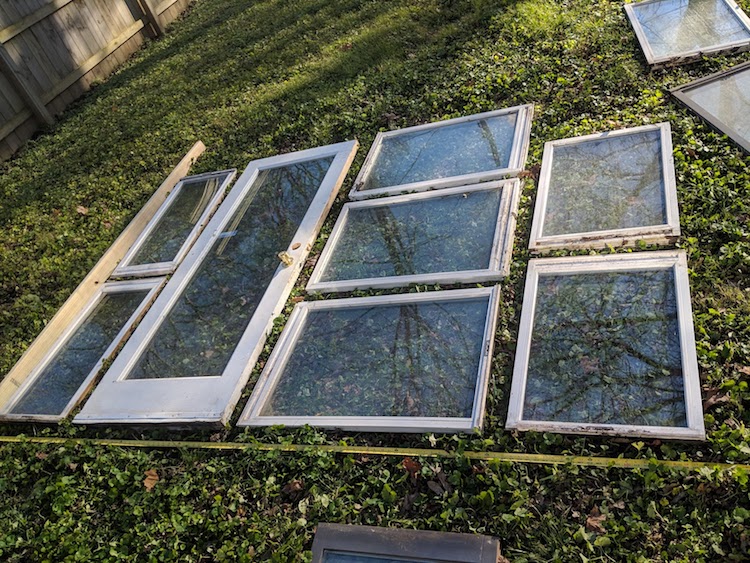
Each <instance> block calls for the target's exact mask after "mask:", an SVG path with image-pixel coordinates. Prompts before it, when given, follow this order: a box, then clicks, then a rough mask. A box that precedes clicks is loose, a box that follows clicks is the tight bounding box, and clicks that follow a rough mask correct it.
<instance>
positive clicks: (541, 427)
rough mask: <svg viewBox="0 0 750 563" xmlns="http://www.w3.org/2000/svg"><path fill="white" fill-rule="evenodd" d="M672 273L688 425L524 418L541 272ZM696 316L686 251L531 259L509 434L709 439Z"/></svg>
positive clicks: (514, 367) (507, 424)
mask: <svg viewBox="0 0 750 563" xmlns="http://www.w3.org/2000/svg"><path fill="white" fill-rule="evenodd" d="M654 270H672V271H673V272H674V286H675V294H676V299H677V322H678V330H679V335H680V357H681V359H682V370H683V385H684V401H685V414H686V419H687V426H684V427H664V426H644V425H630V424H597V423H577V422H558V421H542V420H540V421H536V420H525V419H524V418H523V405H524V402H525V398H526V383H527V376H528V366H529V359H530V352H531V339H532V332H533V325H534V317H535V312H536V302H537V295H538V282H539V277H540V275H542V274H562V275H566V274H567V275H572V274H587V273H598V272H639V271H654ZM693 331H694V328H693V314H692V307H691V302H690V287H689V280H688V266H687V254H686V252H685V251H684V250H665V251H654V252H639V253H634V254H615V255H597V256H578V257H564V258H537V259H532V260H530V261H529V270H528V273H527V276H526V283H525V286H524V297H523V307H522V310H521V322H520V326H519V332H518V335H519V336H518V345H517V349H516V359H515V363H514V366H513V379H512V383H511V393H510V400H509V406H508V415H507V419H506V423H505V428H506V429H507V430H520V431H528V430H532V431H538V432H557V433H563V434H582V435H598V436H601V435H606V436H625V437H648V438H665V439H674V440H695V441H703V440H705V439H706V432H705V427H704V421H703V405H702V401H701V388H700V373H699V368H698V360H697V355H696V348H695V335H694V332H693Z"/></svg>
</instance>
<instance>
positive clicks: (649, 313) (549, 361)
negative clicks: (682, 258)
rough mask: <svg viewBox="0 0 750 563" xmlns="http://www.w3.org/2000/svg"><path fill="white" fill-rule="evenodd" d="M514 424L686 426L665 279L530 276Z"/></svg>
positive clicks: (670, 291) (661, 274) (657, 274)
mask: <svg viewBox="0 0 750 563" xmlns="http://www.w3.org/2000/svg"><path fill="white" fill-rule="evenodd" d="M522 418H523V419H524V420H538V421H555V422H573V423H587V424H597V423H598V424H628V425H639V426H673V427H674V426H680V427H684V426H687V414H686V407H685V397H684V381H683V371H682V360H681V352H680V338H679V324H678V319H677V300H676V293H675V280H674V273H673V270H671V269H669V270H657V271H640V272H602V273H591V274H547V275H542V276H540V277H539V286H538V291H537V297H536V309H535V312H534V326H533V330H532V338H531V347H530V351H529V366H528V372H527V382H526V395H525V399H524V405H523V417H522Z"/></svg>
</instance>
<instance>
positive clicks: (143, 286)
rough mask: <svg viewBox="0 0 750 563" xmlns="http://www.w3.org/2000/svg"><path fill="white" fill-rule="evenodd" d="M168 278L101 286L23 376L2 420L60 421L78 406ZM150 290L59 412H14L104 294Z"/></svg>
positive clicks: (0, 415) (1, 410) (4, 408)
mask: <svg viewBox="0 0 750 563" xmlns="http://www.w3.org/2000/svg"><path fill="white" fill-rule="evenodd" d="M165 279H166V278H150V279H147V280H131V281H119V282H107V283H105V284H104V285H102V286H101V287H100V288H99V291H98V292H97V293H96V294H94V296H93V297H92V298H91V299H89V301H88V303H86V304H85V305H84V306H83V307H82V308H81V310H80V311H79V313H78V315H77V316H76V318H75V319H74V320H73V321H72V322H71V323H70V324H69V325H68V327H67V329H66V330H65V331H64V332H63V333H62V334H61V335H60V337H59V338H58V339H57V341H56V342H55V343H54V345H53V346H52V347H51V348H50V349H49V350H48V351H47V354H46V355H45V356H44V358H42V360H41V361H40V362H39V363H38V364H37V365H36V367H35V368H34V369H33V370H32V372H31V373H30V374H29V376H28V377H27V378H26V379H25V380H24V382H23V384H22V385H20V386H19V387H18V389H17V390H16V393H15V394H14V395H13V396H11V397H10V399H9V400H8V402H6V403H5V404H4V405H2V407H0V420H7V421H16V422H59V421H60V420H62V419H64V418H65V417H67V416H68V415H69V414H70V412H71V411H72V410H73V409H74V408H75V406H76V405H77V404H78V402H79V401H80V400H81V398H82V397H83V396H84V395H85V394H86V393H87V392H88V391H89V389H91V387H92V386H93V385H94V380H95V378H96V375H97V374H98V373H99V370H101V369H102V366H103V365H104V362H105V361H107V360H108V359H109V358H110V357H111V356H112V355H113V354H114V353H115V351H116V350H117V348H118V347H119V346H120V345H121V344H122V343H123V341H124V340H125V339H127V337H128V335H129V334H130V332H131V331H132V329H133V326H134V325H135V324H136V322H137V321H138V319H139V318H140V317H141V316H142V315H143V314H144V312H145V311H146V309H148V307H149V306H150V304H151V302H152V301H153V300H154V299H155V298H156V295H157V294H158V292H159V290H160V289H161V287H162V285H163V283H164V281H165ZM145 290H148V293H147V294H146V296H145V297H144V298H143V301H142V302H141V304H140V305H139V306H138V307H137V308H136V310H135V311H134V312H133V313H132V315H130V317H129V318H128V320H127V321H126V322H125V324H124V325H123V327H122V329H120V331H119V332H118V333H117V336H115V338H114V340H113V341H112V343H111V344H110V345H109V346H108V347H107V349H106V351H105V352H104V354H102V357H101V358H100V359H99V361H97V362H96V364H95V365H94V367H93V368H92V369H91V371H90V372H89V374H88V375H87V376H86V378H85V379H84V380H83V382H82V383H81V385H80V387H79V388H78V391H76V392H75V393H74V394H73V396H72V397H71V398H70V401H68V404H67V405H66V406H65V408H64V409H63V410H62V412H61V413H60V414H58V415H51V414H16V413H13V412H11V411H12V410H13V408H14V407H15V406H16V404H18V402H19V401H20V400H21V399H22V398H23V397H24V395H25V394H26V392H27V391H28V390H29V389H30V388H31V386H32V385H33V384H34V383H35V382H36V380H37V379H38V378H39V376H40V375H41V374H42V372H43V371H44V370H45V369H46V368H47V366H48V365H49V364H50V362H52V361H53V360H54V359H55V358H56V357H57V355H58V353H59V352H60V350H61V348H62V347H63V346H65V344H66V343H67V342H68V341H69V340H70V339H71V338H72V337H73V336H74V335H75V334H76V332H77V331H78V329H79V328H80V327H81V325H83V324H84V323H85V322H86V321H87V320H88V319H89V317H90V315H91V313H93V311H94V310H95V309H96V307H97V305H99V303H101V302H102V300H103V299H104V297H105V296H107V295H113V294H121V293H129V292H135V291H145Z"/></svg>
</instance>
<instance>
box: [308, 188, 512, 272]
mask: <svg viewBox="0 0 750 563" xmlns="http://www.w3.org/2000/svg"><path fill="white" fill-rule="evenodd" d="M500 196H501V191H500V189H495V190H487V191H476V192H467V193H464V194H456V195H451V196H445V197H437V198H430V199H423V200H419V201H412V202H404V203H397V204H391V205H378V206H374V207H363V208H353V209H351V210H350V211H349V214H348V217H347V219H346V224H345V225H344V228H343V229H342V231H341V234H340V236H339V239H338V242H337V243H336V246H335V249H334V252H333V254H332V255H331V258H330V260H329V262H328V264H327V265H326V268H325V270H324V271H323V273H322V276H321V281H335V280H351V279H362V278H382V277H386V276H406V275H412V274H429V273H437V272H457V271H461V270H482V269H487V268H488V267H489V264H490V255H491V253H492V243H493V241H494V237H495V229H496V227H497V221H498V217H497V215H498V213H499V207H500Z"/></svg>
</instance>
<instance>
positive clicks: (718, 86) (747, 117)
mask: <svg viewBox="0 0 750 563" xmlns="http://www.w3.org/2000/svg"><path fill="white" fill-rule="evenodd" d="M686 94H687V96H688V97H689V98H690V99H692V100H693V101H694V102H695V103H696V104H698V105H699V106H700V107H702V108H704V110H705V112H707V113H708V114H709V115H713V116H714V117H716V118H718V120H719V121H721V122H723V123H725V124H727V125H728V126H729V127H731V128H732V129H733V130H734V131H736V132H737V133H739V135H740V136H741V137H742V138H743V139H744V140H745V141H747V142H750V69H747V70H743V71H740V72H737V73H735V74H732V75H730V76H728V77H726V78H722V79H719V80H716V81H715V82H711V83H708V84H704V85H702V86H699V87H697V88H694V89H691V90H688V91H687V92H686Z"/></svg>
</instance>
